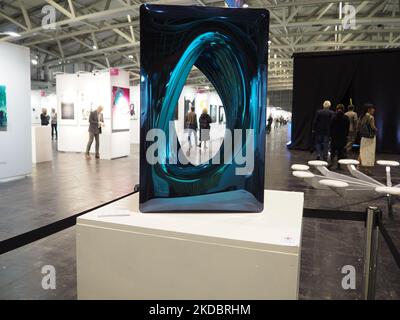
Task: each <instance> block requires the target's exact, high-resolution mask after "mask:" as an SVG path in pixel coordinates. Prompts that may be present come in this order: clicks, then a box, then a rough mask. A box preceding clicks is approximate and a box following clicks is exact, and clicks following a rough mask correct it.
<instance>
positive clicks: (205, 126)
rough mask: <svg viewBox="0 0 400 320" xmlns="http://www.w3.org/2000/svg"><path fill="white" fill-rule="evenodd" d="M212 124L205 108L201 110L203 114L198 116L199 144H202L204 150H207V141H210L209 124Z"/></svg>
mask: <svg viewBox="0 0 400 320" xmlns="http://www.w3.org/2000/svg"><path fill="white" fill-rule="evenodd" d="M211 122H212V120H211V117H210V115H209V114H208V113H207V108H204V109H203V113H202V114H201V116H200V119H199V123H200V143H199V147H200V148H201V143H202V142H204V149H207V141H209V140H210V123H211Z"/></svg>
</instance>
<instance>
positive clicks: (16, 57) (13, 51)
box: [0, 42, 32, 181]
mask: <svg viewBox="0 0 400 320" xmlns="http://www.w3.org/2000/svg"><path fill="white" fill-rule="evenodd" d="M0 70H1V72H0V146H1V150H0V180H1V181H4V180H9V179H13V178H18V177H23V176H26V175H29V174H30V173H31V172H32V151H31V150H32V141H31V112H30V94H31V78H30V74H31V69H30V56H29V49H28V48H25V47H21V46H17V45H14V44H9V43H5V42H1V43H0Z"/></svg>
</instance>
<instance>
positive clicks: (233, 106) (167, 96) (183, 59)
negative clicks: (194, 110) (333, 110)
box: [140, 4, 269, 212]
mask: <svg viewBox="0 0 400 320" xmlns="http://www.w3.org/2000/svg"><path fill="white" fill-rule="evenodd" d="M268 26H269V13H268V11H266V10H263V9H226V8H211V7H197V6H167V5H147V4H146V5H143V6H141V8H140V30H141V33H140V45H141V49H140V55H141V117H140V123H141V131H140V146H141V147H140V210H141V211H142V212H173V211H185V212H188V211H191V212H193V211H199V212H206V211H213V212H215V211H238V212H260V211H262V210H263V202H264V165H265V160H264V158H265V111H266V89H267V53H268ZM193 65H194V66H196V67H197V68H198V69H199V70H200V71H201V72H202V73H203V74H204V75H205V76H206V77H207V78H208V80H209V81H210V82H211V83H212V85H213V86H214V88H215V90H216V91H217V93H218V94H219V96H220V98H221V100H222V103H223V105H224V108H225V121H226V129H227V130H226V133H225V138H224V143H223V144H222V145H221V148H220V150H219V152H218V153H217V155H216V156H215V157H214V158H213V159H212V160H210V162H209V163H203V164H201V165H198V166H193V165H192V164H190V163H189V164H187V163H185V162H184V161H182V159H181V158H180V157H179V150H180V145H179V141H178V142H174V141H175V140H174V139H171V137H173V136H174V135H176V132H174V131H175V129H174V128H175V127H174V126H170V121H173V120H174V118H175V107H176V105H177V103H178V99H179V97H180V95H181V92H182V89H183V86H184V84H185V82H186V79H187V77H188V75H189V72H190V70H191V69H192V67H193ZM152 129H160V130H159V131H162V132H164V133H165V136H166V139H165V141H162V142H163V143H164V144H165V146H164V145H163V148H160V149H158V151H157V152H156V153H157V157H158V159H160V161H159V162H157V163H155V164H151V163H150V162H149V161H148V157H147V156H148V152H149V151H150V150H151V148H152V145H153V144H154V141H156V140H157V138H154V137H153V139H151V138H152V137H151V135H150V136H148V134H149V132H154V130H152ZM235 129H241V131H240V132H242V133H243V137H242V136H240V139H238V138H237V137H236V136H234V130H235ZM230 133H231V134H232V137H234V138H236V139H234V138H232V139H230V137H229V136H227V135H229V134H230ZM158 142H159V143H160V144H161V142H160V141H158ZM175 143H176V144H177V146H175V145H174V144H175ZM252 149H253V151H251V154H250V156H251V157H252V160H253V167H252V168H251V170H248V171H246V172H245V173H243V171H240V170H238V169H241V168H243V167H244V166H245V164H243V163H241V160H243V159H242V158H243V157H242V155H245V154H246V151H247V152H250V151H249V150H252ZM226 150H232V153H231V157H230V158H229V157H228V158H225V157H224V156H225V153H228V152H225V151H226ZM175 159H177V161H176V162H174V161H173V160H175ZM227 159H228V160H229V161H226V160H227ZM224 160H225V161H224ZM239 171H240V172H241V174H238V172H239Z"/></svg>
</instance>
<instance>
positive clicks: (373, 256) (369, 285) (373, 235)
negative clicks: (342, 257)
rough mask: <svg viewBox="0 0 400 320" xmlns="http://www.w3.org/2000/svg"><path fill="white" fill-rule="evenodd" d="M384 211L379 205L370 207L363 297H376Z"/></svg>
mask: <svg viewBox="0 0 400 320" xmlns="http://www.w3.org/2000/svg"><path fill="white" fill-rule="evenodd" d="M381 215H382V212H381V210H379V209H378V208H377V207H368V209H367V221H366V228H365V229H366V231H365V240H366V243H365V254H364V287H363V299H364V300H374V299H375V284H376V267H377V258H378V239H379V227H378V219H380V218H381Z"/></svg>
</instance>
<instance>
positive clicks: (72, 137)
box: [56, 70, 130, 159]
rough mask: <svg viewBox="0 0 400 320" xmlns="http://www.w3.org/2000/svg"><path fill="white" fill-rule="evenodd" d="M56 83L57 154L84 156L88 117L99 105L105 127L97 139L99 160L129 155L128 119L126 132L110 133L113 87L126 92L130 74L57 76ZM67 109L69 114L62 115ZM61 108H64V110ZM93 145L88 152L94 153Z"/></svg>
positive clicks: (87, 136)
mask: <svg viewBox="0 0 400 320" xmlns="http://www.w3.org/2000/svg"><path fill="white" fill-rule="evenodd" d="M56 82H57V115H58V150H59V151H65V152H82V153H83V152H85V150H86V145H87V142H88V138H89V132H88V129H89V119H88V118H89V113H90V111H93V110H95V109H96V108H97V107H98V106H99V105H102V106H103V107H104V110H103V117H104V123H105V127H104V128H103V129H102V134H101V135H100V158H101V159H115V158H119V157H124V156H127V155H129V153H130V133H129V130H130V129H129V115H128V114H127V117H128V118H127V123H128V126H127V128H126V130H119V131H118V132H113V130H112V105H111V104H112V102H111V100H112V87H113V86H117V87H122V88H129V74H128V73H127V72H125V71H123V70H120V71H119V73H118V74H117V75H110V72H108V71H104V72H98V73H80V74H60V75H57V77H56ZM62 104H63V105H64V107H65V106H66V105H70V106H71V108H70V110H71V112H69V113H68V114H66V113H65V111H64V114H63V110H62ZM64 107H63V108H64ZM94 149H95V143H94V142H93V145H92V149H91V152H94Z"/></svg>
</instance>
